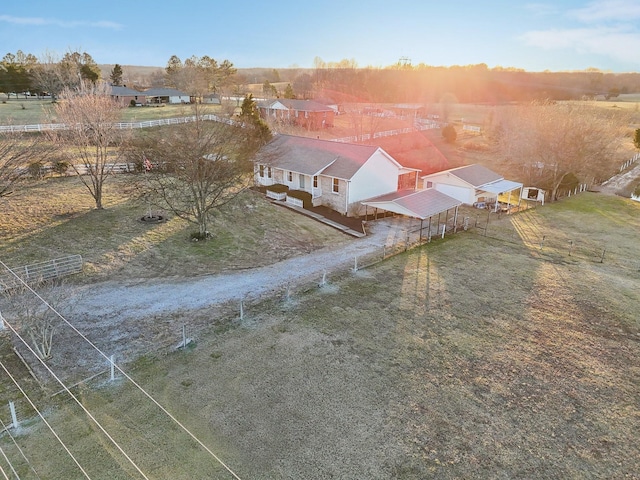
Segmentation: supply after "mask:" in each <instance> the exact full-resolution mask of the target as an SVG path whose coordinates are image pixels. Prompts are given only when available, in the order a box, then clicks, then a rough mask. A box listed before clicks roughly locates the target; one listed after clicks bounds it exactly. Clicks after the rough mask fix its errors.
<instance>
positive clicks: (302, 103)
mask: <svg viewBox="0 0 640 480" xmlns="http://www.w3.org/2000/svg"><path fill="white" fill-rule="evenodd" d="M278 103H280V104H282V105H283V106H284V107H286V108H288V109H290V110H298V111H299V112H333V109H332V108H330V107H328V106H327V105H323V104H322V103H319V102H314V101H313V100H296V99H291V98H277V99H275V100H270V101H266V102H260V103H259V104H258V106H259V107H260V108H277V107H278V105H277V104H278Z"/></svg>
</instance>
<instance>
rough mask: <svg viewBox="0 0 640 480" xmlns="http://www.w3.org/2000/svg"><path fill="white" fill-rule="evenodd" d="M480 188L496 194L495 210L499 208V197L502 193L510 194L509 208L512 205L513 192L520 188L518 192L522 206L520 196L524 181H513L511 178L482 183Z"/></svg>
mask: <svg viewBox="0 0 640 480" xmlns="http://www.w3.org/2000/svg"><path fill="white" fill-rule="evenodd" d="M478 190H481V191H483V192H487V193H490V194H492V195H495V196H496V204H495V211H497V210H498V199H499V196H500V195H505V194H508V198H507V208H509V207H511V192H513V191H514V190H520V192H519V193H518V206H520V198H521V197H522V183H518V182H513V181H511V180H498V181H496V182H492V183H487V184H485V185H482V187H480V188H479V189H478Z"/></svg>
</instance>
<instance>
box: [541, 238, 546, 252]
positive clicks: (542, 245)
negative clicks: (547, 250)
mask: <svg viewBox="0 0 640 480" xmlns="http://www.w3.org/2000/svg"><path fill="white" fill-rule="evenodd" d="M545 238H547V236H546V235H543V236H542V240H540V250H542V247H544V239H545Z"/></svg>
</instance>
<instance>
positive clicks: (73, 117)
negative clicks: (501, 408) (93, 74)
mask: <svg viewBox="0 0 640 480" xmlns="http://www.w3.org/2000/svg"><path fill="white" fill-rule="evenodd" d="M122 108H123V106H122V105H121V104H120V103H118V102H115V101H113V100H112V98H111V96H110V87H109V86H108V85H107V84H106V83H98V84H93V83H85V82H82V83H81V84H80V85H79V86H78V87H77V88H75V89H69V88H67V89H65V90H64V91H63V92H62V93H61V94H60V100H59V101H58V102H57V103H56V104H55V108H54V112H53V113H54V115H55V117H56V120H57V122H59V123H63V124H65V125H66V128H65V129H61V130H54V131H51V132H50V133H49V138H50V140H51V142H52V144H53V145H56V146H57V148H58V149H60V150H61V151H65V152H74V156H73V158H71V159H70V161H69V163H70V164H71V168H72V169H73V170H74V171H75V173H76V174H77V175H78V176H79V178H80V180H81V181H82V183H83V184H84V186H85V187H87V190H88V191H89V193H90V194H91V196H92V197H93V199H94V200H95V203H96V209H102V208H103V206H102V188H103V185H104V182H105V181H106V180H107V178H108V177H109V175H110V174H111V173H112V172H113V169H114V166H115V164H116V163H117V161H118V159H119V154H120V147H121V145H122V143H123V142H124V140H125V139H126V137H127V136H128V135H127V131H126V130H122V129H119V128H118V127H117V125H116V123H117V122H118V121H119V120H120V115H121V111H122Z"/></svg>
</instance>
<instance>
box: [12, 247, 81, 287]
mask: <svg viewBox="0 0 640 480" xmlns="http://www.w3.org/2000/svg"><path fill="white" fill-rule="evenodd" d="M82 264H83V261H82V256H80V255H69V256H68V257H62V258H56V259H54V260H48V261H46V262H40V263H34V264H32V265H26V266H24V267H18V268H12V269H11V270H12V271H13V273H14V274H15V275H14V274H13V273H11V272H2V273H1V274H0V291H4V290H8V289H11V288H15V287H17V286H19V285H20V284H21V283H22V282H21V281H20V280H19V279H18V278H16V275H17V276H18V277H20V279H22V280H23V281H24V282H26V283H29V282H33V281H38V282H40V281H44V280H52V279H54V278H60V277H65V276H67V275H72V274H74V273H80V272H82Z"/></svg>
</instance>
